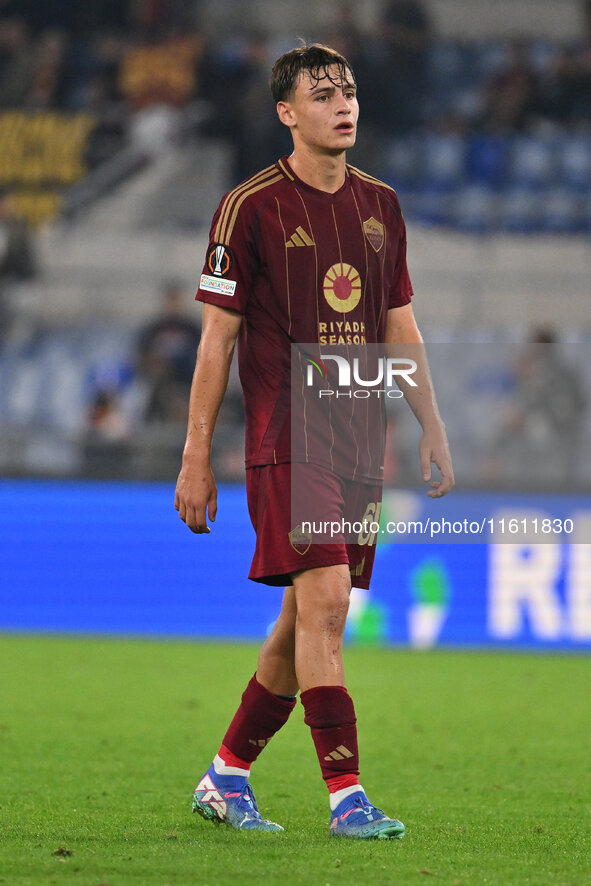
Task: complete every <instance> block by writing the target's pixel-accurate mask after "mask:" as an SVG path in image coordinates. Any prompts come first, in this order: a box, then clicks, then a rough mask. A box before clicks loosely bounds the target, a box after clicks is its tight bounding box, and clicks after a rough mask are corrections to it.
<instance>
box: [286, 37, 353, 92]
mask: <svg viewBox="0 0 591 886" xmlns="http://www.w3.org/2000/svg"><path fill="white" fill-rule="evenodd" d="M335 67H336V68H337V71H338V74H337V77H338V79H337V80H335V78H334V76H332V77H331V76H330V68H335ZM303 73H308V74H309V75H310V77H311V78H312V80H315V81H316V82H318V81H319V80H322V79H323V78H324V77H328V79H329V80H330V82H331V83H334V84H335V86H337V85H340V84H341V83H344V82H349V83H351V82H352V83H355V82H356V81H355V74H354V73H353V68H352V67H351V65H350V64H349V62H348V61H347V59H346V58H345V56H344V55H341V54H340V53H339V52H337V51H336V50H335V49H331V48H330V46H324V45H323V44H322V43H306V44H304V45H303V46H296V47H295V48H294V49H290V50H289V52H286V53H284V54H283V55H282V56H281V57H280V58H278V59H277V61H276V62H275V64H274V65H273V71H272V72H271V92H272V94H273V98H274V99H275V101H276V102H284V101H287V100H288V99H289V97H290V96H291V94H292V93H293V91H294V90H295V89H296V88H297V85H298V83H299V81H300V76H301V75H302V74H303Z"/></svg>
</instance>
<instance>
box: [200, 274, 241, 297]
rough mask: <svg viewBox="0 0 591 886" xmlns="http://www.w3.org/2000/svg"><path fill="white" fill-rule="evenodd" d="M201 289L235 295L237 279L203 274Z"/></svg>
mask: <svg viewBox="0 0 591 886" xmlns="http://www.w3.org/2000/svg"><path fill="white" fill-rule="evenodd" d="M199 289H204V290H205V291H206V292H215V293H216V295H234V292H235V291H236V280H223V279H222V278H221V277H210V276H209V274H201V280H200V281H199Z"/></svg>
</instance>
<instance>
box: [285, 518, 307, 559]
mask: <svg viewBox="0 0 591 886" xmlns="http://www.w3.org/2000/svg"><path fill="white" fill-rule="evenodd" d="M289 542H290V544H291V546H292V548H293V549H294V551H295V552H296V554H301V555H302V557H303V556H304V554H307V553H308V551H309V549H310V545H311V544H312V536H311V534H310V533H309V532H302V527H301V525H300V526H296V528H295V529H292V530H291V532H290V533H289Z"/></svg>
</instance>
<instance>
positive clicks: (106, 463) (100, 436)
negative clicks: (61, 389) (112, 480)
mask: <svg viewBox="0 0 591 886" xmlns="http://www.w3.org/2000/svg"><path fill="white" fill-rule="evenodd" d="M131 440H132V426H131V422H130V420H129V418H128V416H127V415H126V413H125V411H124V410H123V408H122V406H121V402H120V400H119V395H118V394H117V392H116V391H112V390H99V391H97V392H96V393H95V395H94V398H93V400H92V402H91V405H90V409H89V412H88V420H87V428H86V431H85V434H84V439H83V444H82V450H83V457H84V473H85V475H86V476H88V477H127V476H129V473H130V467H131V456H132V448H131Z"/></svg>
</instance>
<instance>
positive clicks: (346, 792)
mask: <svg viewBox="0 0 591 886" xmlns="http://www.w3.org/2000/svg"><path fill="white" fill-rule="evenodd" d="M359 791H361V792H362V793H363V794H364V793H365V791H364V790H363V788H362V787H361V785H360V784H354V785H351V787H349V788H343V790H342V791H334V793H333V792H332V791H331V792H330V794H329V800H330V811H331V812H334V811H335V809H336V808H337V806H338V805H339V803H342V802H343V800H344V799H345V798H346V797H350V796H351V794H357V793H359Z"/></svg>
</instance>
